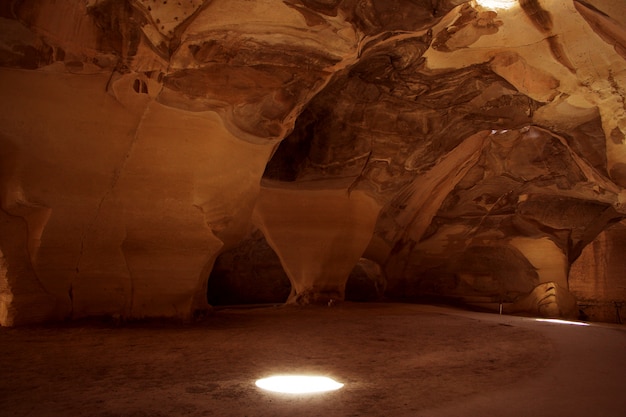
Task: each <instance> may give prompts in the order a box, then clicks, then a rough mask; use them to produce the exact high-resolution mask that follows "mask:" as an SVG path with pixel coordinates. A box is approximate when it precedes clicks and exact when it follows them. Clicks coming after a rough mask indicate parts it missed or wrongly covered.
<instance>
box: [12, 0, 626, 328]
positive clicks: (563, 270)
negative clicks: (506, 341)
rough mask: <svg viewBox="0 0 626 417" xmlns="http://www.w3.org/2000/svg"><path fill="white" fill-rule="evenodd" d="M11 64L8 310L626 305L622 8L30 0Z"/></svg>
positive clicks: (533, 1)
mask: <svg viewBox="0 0 626 417" xmlns="http://www.w3.org/2000/svg"><path fill="white" fill-rule="evenodd" d="M0 66H1V68H0V324H1V325H15V324H22V323H32V322H41V321H46V320H61V319H66V318H79V317H85V316H113V317H117V318H121V319H133V318H144V317H176V318H183V319H187V318H192V317H194V315H197V314H202V313H204V312H205V311H207V310H208V309H209V308H210V305H209V303H208V301H207V300H212V302H213V303H214V304H219V303H222V304H223V303H231V302H232V303H239V302H290V303H299V304H308V303H321V304H331V305H332V303H334V302H336V301H341V300H343V299H345V298H346V296H348V298H350V296H349V295H350V293H352V294H353V298H354V299H357V300H376V299H381V298H382V297H386V298H388V299H400V300H448V301H455V302H460V303H464V304H466V305H472V306H476V307H479V308H485V309H494V310H495V311H498V310H499V309H501V310H502V311H505V312H516V313H521V314H532V315H543V316H559V317H577V316H579V314H581V311H582V312H583V313H585V314H587V315H589V314H591V315H594V314H595V316H597V318H598V319H603V320H609V321H610V320H614V319H615V317H609V316H610V314H608V313H607V314H604V315H602V314H600V313H593V314H592V313H591V310H590V307H589V306H592V305H600V304H602V303H604V304H606V305H610V306H613V310H612V311H613V312H615V311H616V310H615V309H616V308H617V307H616V306H620V305H621V304H620V303H623V302H625V301H626V298H625V297H626V295H625V294H624V291H617V290H616V291H613V289H619V288H622V287H623V279H622V278H621V274H620V270H621V268H620V267H618V266H614V265H621V263H620V262H622V260H621V257H620V256H619V253H620V251H623V249H624V245H625V244H626V243H625V242H626V241H625V239H624V233H625V232H624V227H623V226H621V227H619V228H618V227H617V226H613V227H612V228H611V226H612V225H614V224H616V223H618V222H620V221H621V220H622V219H623V218H624V217H625V216H626V206H625V205H624V204H625V202H626V193H625V192H624V187H626V104H625V97H626V93H625V91H626V90H625V89H626V11H625V9H624V6H623V4H621V2H616V1H613V0H587V1H582V0H552V1H547V0H519V1H516V0H499V1H491V2H488V1H486V0H483V1H478V0H471V1H467V0H364V1H356V0H284V1H279V0H254V1H250V0H204V1H202V0H7V1H3V2H2V3H1V4H0ZM572 265H575V267H574V268H572ZM574 277H575V279H574ZM210 280H212V281H211V282H209V281H210ZM620 280H621V281H620ZM574 282H575V285H574ZM607 311H608V310H607ZM617 311H618V310H617ZM617 317H619V314H618V315H617Z"/></svg>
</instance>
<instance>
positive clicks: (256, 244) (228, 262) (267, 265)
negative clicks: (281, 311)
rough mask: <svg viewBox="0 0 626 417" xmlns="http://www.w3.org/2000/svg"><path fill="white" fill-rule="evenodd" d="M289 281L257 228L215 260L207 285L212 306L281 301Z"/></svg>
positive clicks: (287, 293) (289, 289)
mask: <svg viewBox="0 0 626 417" xmlns="http://www.w3.org/2000/svg"><path fill="white" fill-rule="evenodd" d="M290 291H291V283H290V282H289V278H288V277H287V274H286V273H285V271H284V269H283V267H282V265H281V263H280V259H279V258H278V255H276V252H274V250H273V249H272V248H271V247H270V245H269V244H268V243H267V241H266V239H265V236H264V235H263V233H262V232H261V231H260V230H259V229H255V230H254V231H253V232H252V233H250V235H248V237H247V238H245V239H244V240H242V241H241V242H240V243H239V244H238V245H237V246H236V247H234V248H232V249H230V250H228V251H226V252H224V253H222V254H221V255H220V256H218V258H217V259H216V261H215V264H214V266H213V270H212V271H211V275H210V276H209V281H208V287H207V301H208V302H209V304H211V305H213V306H220V305H237V304H266V303H284V302H285V301H286V300H287V298H288V297H289V293H290Z"/></svg>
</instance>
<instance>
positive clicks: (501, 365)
mask: <svg viewBox="0 0 626 417" xmlns="http://www.w3.org/2000/svg"><path fill="white" fill-rule="evenodd" d="M0 366H1V369H2V372H1V375H2V378H0V410H2V412H1V413H0V414H2V415H6V416H16V417H17V416H63V417H66V416H68V415H73V416H96V417H113V416H124V417H131V416H133V417H139V416H142V417H148V416H150V417H158V416H194V417H195V416H220V417H225V416H238V417H239V416H287V415H289V416H429V417H436V416H457V417H458V416H477V415H497V416H500V417H502V416H530V415H532V416H534V417H538V416H555V417H556V416H563V415H569V416H589V415H602V416H605V417H607V416H623V413H624V410H626V395H624V394H626V385H624V383H625V382H626V380H625V379H624V376H625V375H626V328H625V327H624V326H617V325H601V324H593V325H591V326H588V327H582V326H572V325H564V324H555V323H549V322H537V321H535V320H533V319H531V318H522V317H513V316H499V315H495V314H484V313H475V312H467V311H461V310H456V309H451V308H443V307H435V306H426V305H412V304H383V303H381V304H358V303H343V304H339V305H335V306H332V307H292V306H280V307H263V308H247V309H235V308H232V309H228V308H225V309H220V310H217V311H216V312H215V314H213V315H211V316H210V317H208V318H206V319H204V320H202V321H200V322H197V323H193V324H185V325H182V324H178V325H176V324H172V323H169V324H167V323H166V324H164V323H154V322H149V323H148V322H142V323H126V324H123V325H115V324H107V323H96V322H74V323H71V324H64V325H58V326H54V327H50V326H45V327H44V326H38V327H22V328H0ZM289 373H305V374H319V375H327V376H331V377H333V378H334V379H336V380H338V381H339V382H342V383H344V384H345V386H344V388H343V389H341V390H339V391H334V392H330V393H325V394H317V395H311V394H309V395H303V394H299V395H294V394H291V395H287V394H275V393H270V392H265V391H262V390H260V389H259V388H257V387H256V386H255V384H254V381H255V380H256V379H257V378H262V377H266V376H269V375H271V374H289Z"/></svg>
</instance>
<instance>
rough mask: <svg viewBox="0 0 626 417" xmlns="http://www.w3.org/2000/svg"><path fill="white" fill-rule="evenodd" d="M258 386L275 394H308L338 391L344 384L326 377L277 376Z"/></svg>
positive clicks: (260, 380) (261, 380) (262, 380)
mask: <svg viewBox="0 0 626 417" xmlns="http://www.w3.org/2000/svg"><path fill="white" fill-rule="evenodd" d="M256 386H257V387H259V388H261V389H264V390H267V391H273V392H282V393H286V394H308V393H319V392H326V391H334V390H338V389H339V388H341V387H343V384H342V383H340V382H337V381H335V380H334V379H332V378H328V377H325V376H312V375H275V376H271V377H269V378H263V379H259V380H257V381H256Z"/></svg>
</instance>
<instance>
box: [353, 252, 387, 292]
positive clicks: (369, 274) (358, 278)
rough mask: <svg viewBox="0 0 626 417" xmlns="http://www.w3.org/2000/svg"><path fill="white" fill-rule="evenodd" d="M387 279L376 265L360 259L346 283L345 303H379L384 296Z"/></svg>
mask: <svg viewBox="0 0 626 417" xmlns="http://www.w3.org/2000/svg"><path fill="white" fill-rule="evenodd" d="M386 288H387V278H386V277H385V274H384V272H383V270H382V268H381V267H380V265H379V264H378V263H376V262H375V261H372V260H371V259H367V258H361V259H359V261H358V262H357V264H356V265H355V266H354V268H353V269H352V272H350V276H349V277H348V281H347V282H346V301H360V302H367V301H370V302H371V301H381V300H382V299H383V298H384V296H385V289H386Z"/></svg>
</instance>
